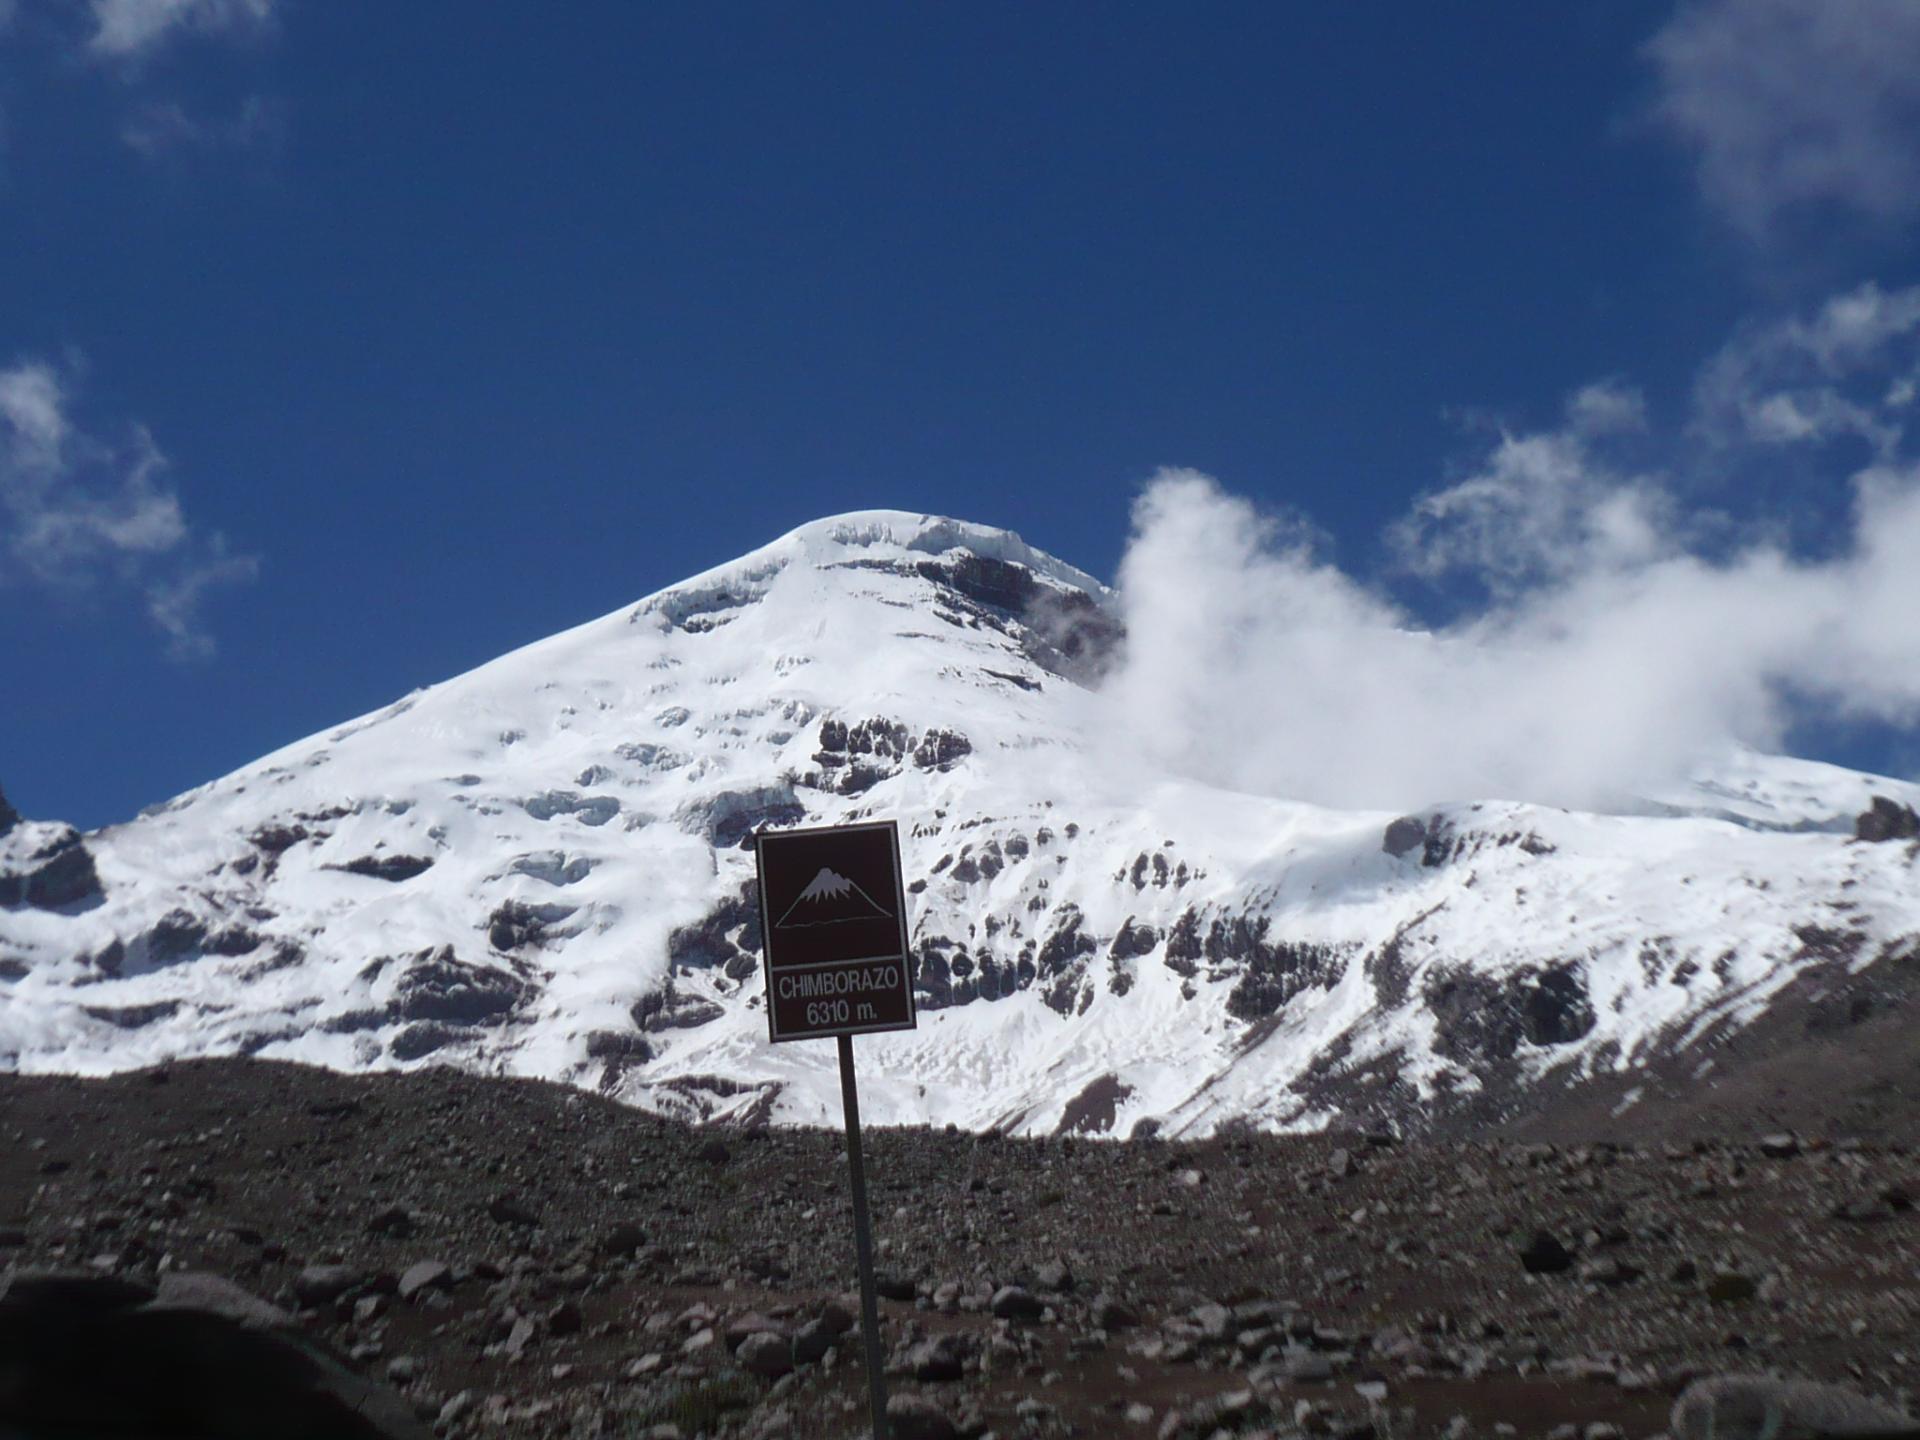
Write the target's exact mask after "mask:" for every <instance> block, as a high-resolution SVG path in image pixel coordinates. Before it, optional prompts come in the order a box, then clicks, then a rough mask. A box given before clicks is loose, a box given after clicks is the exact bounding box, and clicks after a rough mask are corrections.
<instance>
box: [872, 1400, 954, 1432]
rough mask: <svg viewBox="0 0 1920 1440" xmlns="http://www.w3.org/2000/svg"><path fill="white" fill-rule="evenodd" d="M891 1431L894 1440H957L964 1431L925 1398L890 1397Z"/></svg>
mask: <svg viewBox="0 0 1920 1440" xmlns="http://www.w3.org/2000/svg"><path fill="white" fill-rule="evenodd" d="M887 1430H888V1432H889V1433H890V1434H891V1435H892V1437H893V1440H956V1437H958V1435H959V1434H960V1429H959V1427H958V1426H957V1425H955V1424H954V1423H953V1420H952V1417H950V1416H949V1415H948V1414H947V1412H946V1411H944V1410H942V1409H941V1408H940V1407H939V1406H938V1405H936V1404H934V1403H933V1401H931V1400H929V1399H927V1398H926V1396H924V1395H890V1396H888V1397H887Z"/></svg>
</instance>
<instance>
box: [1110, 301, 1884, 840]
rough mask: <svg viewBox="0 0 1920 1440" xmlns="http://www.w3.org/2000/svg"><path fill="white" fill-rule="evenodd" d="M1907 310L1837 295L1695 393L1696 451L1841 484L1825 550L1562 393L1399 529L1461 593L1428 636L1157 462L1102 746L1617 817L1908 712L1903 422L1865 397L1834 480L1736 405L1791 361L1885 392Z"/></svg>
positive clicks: (1775, 499) (1602, 409)
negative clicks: (1708, 498) (1815, 730)
mask: <svg viewBox="0 0 1920 1440" xmlns="http://www.w3.org/2000/svg"><path fill="white" fill-rule="evenodd" d="M1910 303H1914V304H1920V300H1914V299H1913V298H1912V297H1910V296H1909V295H1907V294H1906V293H1904V292H1902V293H1895V294H1887V293H1883V292H1878V291H1862V292H1856V293H1855V294H1854V295H1852V296H1845V297H1841V298H1840V299H1838V300H1836V301H1835V302H1833V303H1832V304H1830V305H1828V306H1826V307H1823V308H1822V309H1820V310H1819V311H1816V312H1815V313H1813V314H1811V315H1809V316H1805V317H1802V318H1800V319H1797V320H1793V321H1788V322H1784V323H1781V324H1777V325H1775V326H1773V327H1769V328H1765V329H1756V330H1754V331H1752V332H1749V333H1747V334H1745V335H1743V336H1741V337H1740V338H1739V339H1738V340H1737V341H1736V342H1735V344H1734V345H1733V346H1730V347H1729V349H1728V351H1727V352H1725V353H1723V355H1722V356H1720V357H1719V358H1717V359H1716V360H1715V361H1714V362H1713V363H1712V364H1710V365H1709V366H1708V367H1707V374H1706V378H1705V379H1703V381H1702V390H1701V393H1702V397H1703V399H1702V402H1701V403H1702V405H1703V407H1710V406H1712V405H1715V404H1719V403H1721V402H1722V400H1724V399H1725V398H1726V397H1727V396H1732V397H1733V400H1732V404H1733V410H1734V413H1735V414H1736V416H1739V417H1742V418H1741V421H1740V424H1738V425H1736V426H1734V427H1733V428H1732V429H1731V430H1729V431H1728V432H1727V433H1726V434H1725V435H1723V436H1721V437H1719V438H1717V439H1716V442H1715V443H1716V446H1717V447H1719V448H1718V450H1716V451H1715V453H1716V454H1719V455H1721V458H1724V450H1725V448H1726V447H1729V446H1736V445H1737V446H1745V447H1748V449H1750V450H1751V451H1752V452H1753V453H1755V454H1762V453H1764V454H1775V453H1777V451H1778V450H1779V448H1780V447H1794V448H1795V452H1796V455H1797V456H1798V458H1799V459H1800V460H1801V461H1803V462H1805V468H1806V469H1808V470H1809V471H1810V472H1811V473H1812V476H1813V477H1814V483H1813V484H1811V485H1810V486H1808V487H1807V488H1806V489H1805V490H1804V491H1803V492H1802V493H1801V494H1800V495H1799V496H1798V497H1797V502H1798V503H1804V504H1806V505H1808V506H1812V507H1824V508H1825V509H1827V510H1828V511H1834V510H1835V509H1836V506H1835V503H1834V501H1835V493H1834V492H1835V491H1836V490H1837V491H1838V493H1839V496H1840V504H1839V505H1838V507H1837V509H1838V513H1837V514H1836V515H1834V516H1833V528H1834V529H1836V530H1837V539H1836V540H1834V541H1833V542H1832V543H1829V544H1827V545H1825V546H1824V547H1821V548H1819V549H1818V550H1817V551H1812V550H1809V549H1807V548H1805V547H1802V548H1796V547H1795V546H1794V545H1792V544H1791V543H1789V542H1788V541H1786V540H1783V539H1781V538H1780V537H1781V535H1782V534H1783V533H1786V532H1789V531H1791V529H1792V528H1793V527H1792V526H1791V525H1786V524H1783V523H1781V521H1782V519H1783V517H1782V515H1781V514H1779V513H1776V512H1775V511H1774V510H1772V509H1770V508H1768V507H1769V506H1772V505H1775V504H1778V503H1781V502H1780V498H1779V496H1778V495H1777V494H1770V495H1769V496H1768V497H1767V498H1766V499H1765V501H1764V503H1763V502H1762V501H1760V500H1756V499H1754V498H1753V497H1751V496H1732V497H1729V496H1727V495H1726V494H1725V490H1724V487H1723V486H1715V488H1713V489H1712V490H1711V491H1710V490H1709V481H1708V480H1707V479H1705V478H1704V477H1702V476H1698V475H1695V474H1692V473H1690V472H1689V471H1688V469H1687V468H1686V467H1687V466H1688V464H1689V463H1691V462H1689V461H1688V460H1687V459H1686V458H1685V457H1687V456H1690V455H1691V456H1695V457H1696V458H1697V457H1699V456H1701V455H1702V454H1703V452H1702V451H1701V450H1700V448H1699V447H1698V446H1697V445H1690V444H1689V443H1687V442H1686V441H1685V440H1683V439H1682V438H1681V437H1677V436H1676V437H1669V443H1667V444H1665V445H1664V446H1661V447H1659V448H1661V449H1662V450H1663V451H1664V452H1665V453H1667V454H1669V455H1672V456H1679V457H1682V458H1681V459H1679V460H1672V461H1669V462H1668V463H1667V464H1665V465H1662V466H1652V465H1636V464H1632V463H1628V462H1627V460H1626V459H1625V458H1623V457H1624V456H1627V455H1629V454H1631V453H1632V452H1633V451H1634V450H1635V449H1636V448H1638V447H1641V446H1642V442H1643V440H1645V439H1646V438H1647V437H1644V436H1643V435H1642V433H1641V432H1642V429H1643V427H1644V425H1645V411H1644V407H1643V406H1642V405H1640V403H1639V402H1638V398H1637V396H1636V395H1635V394H1634V392H1632V391H1631V390H1629V389H1627V388H1626V387H1624V386H1622V385H1620V384H1617V383H1610V384H1608V385H1605V386H1602V387H1598V388H1590V389H1588V390H1585V391H1582V392H1580V393H1579V394H1577V395H1575V396H1574V397H1573V398H1572V399H1571V400H1570V401H1569V403H1568V406H1567V410H1566V412H1565V415H1564V416H1563V418H1562V420H1561V421H1560V423H1559V424H1558V425H1556V426H1555V427H1553V428H1551V429H1548V430H1544V431H1540V432H1537V433H1512V432H1502V433H1499V434H1498V435H1497V436H1496V437H1495V438H1494V439H1493V440H1492V441H1491V442H1489V443H1488V445H1487V446H1486V447H1485V448H1484V450H1483V451H1482V452H1481V453H1480V454H1479V455H1478V456H1477V457H1476V461H1475V463H1474V464H1473V465H1472V466H1471V467H1470V468H1469V470H1468V473H1467V474H1466V475H1465V476H1464V478H1462V479H1460V480H1458V481H1457V482H1456V483H1454V484H1451V485H1449V486H1447V487H1446V488H1444V489H1442V490H1439V491H1436V492H1435V493H1433V494H1431V495H1429V496H1427V497H1425V498H1423V499H1422V500H1420V501H1419V502H1418V503H1417V504H1416V505H1415V506H1414V508H1413V510H1412V511H1411V513H1410V514H1409V515H1407V516H1406V517H1405V518H1404V519H1403V520H1402V521H1401V522H1400V523H1399V524H1398V525H1397V526H1395V527H1394V528H1393V531H1392V533H1391V535H1390V550H1391V553H1392V554H1393V556H1394V557H1395V560H1396V562H1397V564H1398V565H1399V566H1400V567H1403V568H1402V569H1401V570H1400V573H1401V574H1405V573H1406V571H1408V570H1410V571H1412V572H1413V573H1415V574H1416V575H1419V576H1422V577H1426V578H1431V579H1435V580H1445V581H1447V582H1448V583H1449V584H1450V585H1452V586H1453V590H1452V591H1451V592H1450V595H1449V598H1450V600H1456V601H1457V600H1459V599H1460V592H1461V591H1462V590H1463V589H1464V590H1465V591H1466V592H1469V593H1468V596H1467V598H1466V600H1465V601H1464V603H1465V609H1464V612H1463V613H1460V614H1459V615H1458V617H1457V618H1455V619H1452V620H1450V621H1448V622H1447V623H1445V624H1441V625H1431V626H1430V625H1427V624H1424V623H1423V622H1422V620H1421V618H1420V617H1419V615H1418V614H1416V613H1415V611H1414V610H1413V609H1412V608H1410V605H1409V604H1406V603H1401V602H1399V601H1396V600H1395V599H1394V598H1393V597H1392V594H1391V592H1390V591H1389V590H1388V589H1387V588H1386V587H1385V586H1384V585H1383V584H1382V583H1380V582H1379V581H1373V582H1368V581H1365V580H1363V579H1361V578H1359V577H1356V576H1355V575H1352V574H1349V573H1347V572H1345V571H1343V570H1341V569H1340V568H1338V567H1337V566H1335V565H1333V564H1332V563H1330V562H1329V561H1328V560H1327V559H1326V558H1325V556H1324V553H1323V551H1322V549H1321V548H1320V547H1319V546H1317V545H1316V544H1315V543H1314V542H1313V540H1312V538H1311V532H1310V531H1309V530H1308V529H1307V528H1306V527H1305V526H1304V525H1303V524H1302V523H1301V522H1300V521H1299V520H1298V519H1297V518H1290V517H1284V516H1282V517H1274V516H1270V515H1262V514H1261V513H1260V512H1258V511H1257V510H1256V508H1255V507H1254V506H1253V505H1251V504H1250V503H1248V502H1247V501H1245V500H1242V499H1239V498H1237V497H1235V496H1233V495H1231V494H1228V493H1227V492H1226V491H1224V490H1223V489H1222V488H1221V487H1220V486H1219V485H1218V484H1217V483H1216V482H1215V481H1213V480H1212V479H1210V478H1208V477H1206V476H1203V475H1199V474H1196V473H1193V472H1190V471H1169V472H1164V473H1162V474H1161V475H1159V476H1158V477H1156V479H1155V480H1154V481H1153V482H1152V483H1151V484H1150V485H1149V486H1148V487H1147V489H1146V491H1145V492H1144V493H1143V495H1142V496H1141V498H1140V500H1139V502H1138V504H1137V505H1136V507H1135V511H1134V535H1133V539H1132V541H1131V543H1130V546H1129V549H1128V551H1127V554H1126V557H1125V560H1124V562H1123V564H1122V567H1121V572H1120V593H1121V599H1122V605H1123V608H1124V613H1125V618H1126V621H1127V625H1128V642H1127V651H1126V655H1125V658H1124V660H1123V663H1122V664H1121V665H1120V666H1119V667H1118V669H1117V670H1116V671H1115V672H1114V674H1113V675H1112V677H1111V679H1110V680H1109V682H1108V683H1107V684H1106V685H1105V686H1104V687H1103V691H1102V694H1101V696H1100V697H1099V704H1100V705H1102V706H1103V707H1105V710H1106V718H1107V721H1108V725H1107V727H1106V731H1107V733H1108V734H1110V735H1112V736H1114V737H1115V741H1116V743H1117V744H1120V745H1122V746H1124V747H1126V749H1127V750H1128V752H1129V754H1130V756H1131V757H1132V758H1133V759H1136V760H1143V761H1145V762H1147V763H1149V764H1153V765H1161V766H1166V767H1169V768H1171V769H1173V770H1175V771H1177V772H1179V773H1183V774H1186V775H1189V776H1192V777H1194V778H1198V779H1201V780H1205V781H1210V782H1214V783H1219V784H1223V785H1230V786H1234V787H1237V788H1242V789H1248V788H1251V789H1258V790H1263V791H1266V792H1267V793H1271V794H1275V795H1283V796H1290V797H1293V798H1298V799H1305V800H1314V801H1320V802H1324V803H1328V804H1337V805H1372V806H1378V807H1381V808H1392V809H1397V808H1412V807H1415V806H1418V805H1421V804H1424V803H1428V802H1432V801H1436V800H1442V799H1449V798H1469V797H1471V798H1479V797H1488V796H1497V797H1511V798H1522V799H1531V800H1536V801H1542V802H1547V803H1557V804H1578V805H1594V806H1602V807H1604V806H1610V805H1616V804H1632V803H1635V801H1634V797H1635V795H1637V794H1644V793H1646V792H1648V791H1650V790H1654V789H1658V788H1659V787H1662V786H1664V785H1666V784H1668V783H1671V782H1673V781H1675V780H1676V779H1678V778H1680V777H1681V776H1682V775H1684V773H1685V772H1686V771H1687V770H1688V769H1689V768H1690V767H1692V766H1693V765H1695V764H1696V763H1698V762H1699V761H1701V760H1703V759H1706V758H1710V757H1711V756H1713V755H1714V754H1715V753H1716V752H1718V751H1721V750H1723V749H1724V748H1725V747H1726V746H1727V745H1728V744H1730V743H1746V744H1751V745H1755V746H1759V747H1762V748H1773V747H1777V746H1778V745H1779V744H1780V743H1781V742H1782V740H1783V737H1785V736H1786V735H1788V734H1789V733H1790V732H1791V731H1792V730H1793V728H1794V726H1795V725H1796V724H1797V723H1798V722H1801V721H1803V720H1805V719H1806V718H1807V717H1808V716H1809V715H1819V716H1828V717H1831V716H1845V717H1848V718H1852V719H1862V720H1871V721H1875V722H1879V723H1882V724H1887V725H1892V726H1895V727H1900V728H1905V729H1908V730H1910V731H1912V730H1914V729H1915V728H1916V727H1920V624H1916V623H1915V619H1914V617H1915V616H1916V615H1920V564H1916V563H1915V559H1914V557H1915V556H1916V555H1920V463H1916V462H1915V460H1914V459H1913V458H1912V456H1911V454H1910V450H1911V447H1910V446H1909V444H1908V441H1907V434H1906V427H1905V424H1904V417H1903V416H1899V415H1896V414H1895V413H1894V412H1895V410H1896V409H1897V408H1898V407H1895V406H1892V405H1887V404H1882V405H1879V406H1878V408H1877V409H1876V410H1875V412H1874V423H1875V424H1876V425H1877V426H1880V427H1882V429H1881V430H1876V431H1875V432H1874V434H1875V438H1874V445H1873V446H1872V448H1871V449H1869V450H1867V451H1865V452H1864V453H1863V454H1861V455H1859V456H1857V457H1856V458H1855V459H1854V460H1853V461H1851V462H1847V463H1845V464H1843V465H1842V466H1841V468H1839V469H1838V470H1836V469H1834V468H1833V466H1832V465H1831V464H1829V463H1827V460H1828V459H1829V458H1831V456H1830V452H1826V451H1820V450H1818V449H1817V448H1816V447H1818V446H1819V445H1820V444H1821V443H1822V438H1821V431H1820V427H1819V426H1818V425H1815V426H1812V427H1810V428H1808V429H1807V430H1806V431H1805V432H1804V433H1803V434H1799V435H1794V434H1790V433H1788V431H1787V429H1785V428H1777V429H1775V430H1774V431H1766V430H1765V429H1764V427H1762V428H1761V429H1760V430H1758V431H1756V430H1753V429H1751V428H1748V426H1747V419H1746V417H1749V416H1750V414H1751V412H1752V404H1753V402H1755V401H1756V400H1757V401H1758V402H1759V403H1760V404H1761V405H1762V407H1764V404H1765V402H1766V399H1767V397H1769V396H1771V395H1772V394H1774V393H1776V392H1775V390H1774V388H1773V387H1775V386H1776V385H1777V383H1778V382H1779V380H1780V379H1781V378H1782V376H1783V375H1786V374H1789V373H1792V372H1793V371H1794V367H1796V366H1805V367H1809V369H1810V370H1811V372H1812V373H1814V374H1816V375H1822V376H1826V377H1828V378H1829V380H1831V381H1832V382H1833V383H1836V384H1837V383H1840V381H1841V380H1842V379H1844V380H1845V381H1847V382H1848V383H1850V384H1853V385H1858V386H1860V387H1863V388H1865V389H1869V390H1875V391H1878V392H1880V393H1881V394H1882V395H1883V396H1884V395H1885V394H1888V393H1893V392H1898V391H1899V390H1900V386H1901V385H1902V384H1904V383H1906V382H1904V381H1902V380H1901V379H1900V378H1899V377H1901V376H1904V375H1907V374H1910V373H1911V368H1912V363H1913V358H1914V345H1913V344H1912V343H1911V341H1912V336H1913V332H1914V329H1915V325H1914V323H1912V322H1909V321H1906V320H1905V319H1904V317H1905V315H1906V313H1907V306H1908V305H1909V304H1910ZM1903 340H1904V343H1901V342H1903ZM1730 357H1734V358H1730ZM1729 375H1733V376H1736V377H1737V378H1735V379H1732V380H1729V379H1728V378H1727V377H1728V376H1729ZM1903 403H1906V404H1910V403H1911V397H1910V396H1909V398H1908V400H1907V401H1906V402H1903ZM1651 438H1653V439H1658V438H1659V437H1651ZM1644 448H1647V449H1652V448H1654V447H1652V446H1651V445H1647V446H1645V447H1644ZM1701 463H1703V464H1704V463H1705V462H1704V460H1703V461H1702V462H1701ZM1707 493H1712V494H1713V495H1714V497H1715V500H1716V502H1717V503H1718V502H1726V503H1727V504H1728V505H1729V506H1730V507H1731V506H1732V505H1733V504H1735V503H1736V502H1741V501H1745V502H1747V508H1746V509H1745V510H1743V511H1740V512H1738V513H1725V512H1723V511H1722V510H1721V509H1718V508H1712V507H1709V506H1707V505H1705V504H1703V503H1702V502H1701V500H1700V498H1699V497H1700V496H1701V495H1702V494H1707ZM1461 579H1466V580H1469V581H1472V582H1475V583H1473V584H1472V585H1469V586H1466V587H1460V586H1459V585H1458V584H1457V583H1456V582H1458V581H1459V580H1461Z"/></svg>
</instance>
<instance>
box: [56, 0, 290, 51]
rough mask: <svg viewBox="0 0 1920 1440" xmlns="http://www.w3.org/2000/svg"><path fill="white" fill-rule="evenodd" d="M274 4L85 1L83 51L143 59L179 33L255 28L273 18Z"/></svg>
mask: <svg viewBox="0 0 1920 1440" xmlns="http://www.w3.org/2000/svg"><path fill="white" fill-rule="evenodd" d="M274 3H275V0H91V5H92V12H93V24H94V30H93V36H92V38H91V39H90V40H89V41H88V48H89V49H90V50H91V51H92V52H93V53H94V54H96V55H99V56H102V57H105V58H109V59H121V60H124V59H132V58H135V57H138V56H141V55H144V54H146V53H148V52H150V51H152V50H153V49H155V48H156V47H158V46H159V45H161V44H162V43H164V42H165V41H167V40H170V39H172V38H174V37H176V36H178V35H182V34H201V35H212V34H221V33H235V32H242V33H243V32H246V31H249V30H257V29H259V28H260V27H262V26H264V25H266V24H268V23H269V22H270V21H271V20H272V19H273V12H274Z"/></svg>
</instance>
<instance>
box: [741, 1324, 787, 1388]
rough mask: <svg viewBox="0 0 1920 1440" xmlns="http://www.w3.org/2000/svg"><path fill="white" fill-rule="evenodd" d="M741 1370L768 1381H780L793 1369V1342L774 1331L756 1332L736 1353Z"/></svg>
mask: <svg viewBox="0 0 1920 1440" xmlns="http://www.w3.org/2000/svg"><path fill="white" fill-rule="evenodd" d="M734 1358H735V1359H736V1360H738V1361H739V1362H740V1368H741V1369H743V1370H745V1371H747V1372H748V1373H749V1374H751V1375H758V1376H760V1377H761V1378H762V1379H766V1380H778V1379H779V1378H780V1377H781V1376H782V1375H785V1374H786V1373H787V1372H789V1371H790V1370H792V1369H793V1342H792V1341H791V1340H789V1339H787V1337H786V1336H784V1335H782V1334H780V1333H778V1332H777V1331H773V1330H756V1331H754V1332H753V1334H751V1335H749V1336H747V1338H746V1339H744V1340H742V1341H741V1342H740V1348H739V1349H738V1350H736V1351H735V1352H734Z"/></svg>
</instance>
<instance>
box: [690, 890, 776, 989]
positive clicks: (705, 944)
mask: <svg viewBox="0 0 1920 1440" xmlns="http://www.w3.org/2000/svg"><path fill="white" fill-rule="evenodd" d="M760 946H761V938H760V882H759V881H758V880H749V881H748V882H747V883H746V884H745V885H743V886H741V888H740V891H739V893H738V894H736V895H733V896H731V897H730V898H728V899H726V900H722V901H721V902H720V903H719V904H718V905H716V906H715V907H714V908H713V909H712V910H710V911H709V912H707V914H706V916H705V917H703V918H702V919H700V920H697V921H695V922H694V923H693V924H691V925H682V926H680V927H679V928H678V929H676V930H674V931H673V932H672V933H671V934H669V935H668V936H667V960H668V962H669V964H670V965H671V967H672V968H673V969H675V970H719V971H720V972H722V973H723V974H724V975H726V977H727V978H728V979H729V980H745V979H746V978H747V977H748V976H749V975H752V974H753V973H754V971H756V970H758V969H759V968H760V958H759V957H760Z"/></svg>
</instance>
